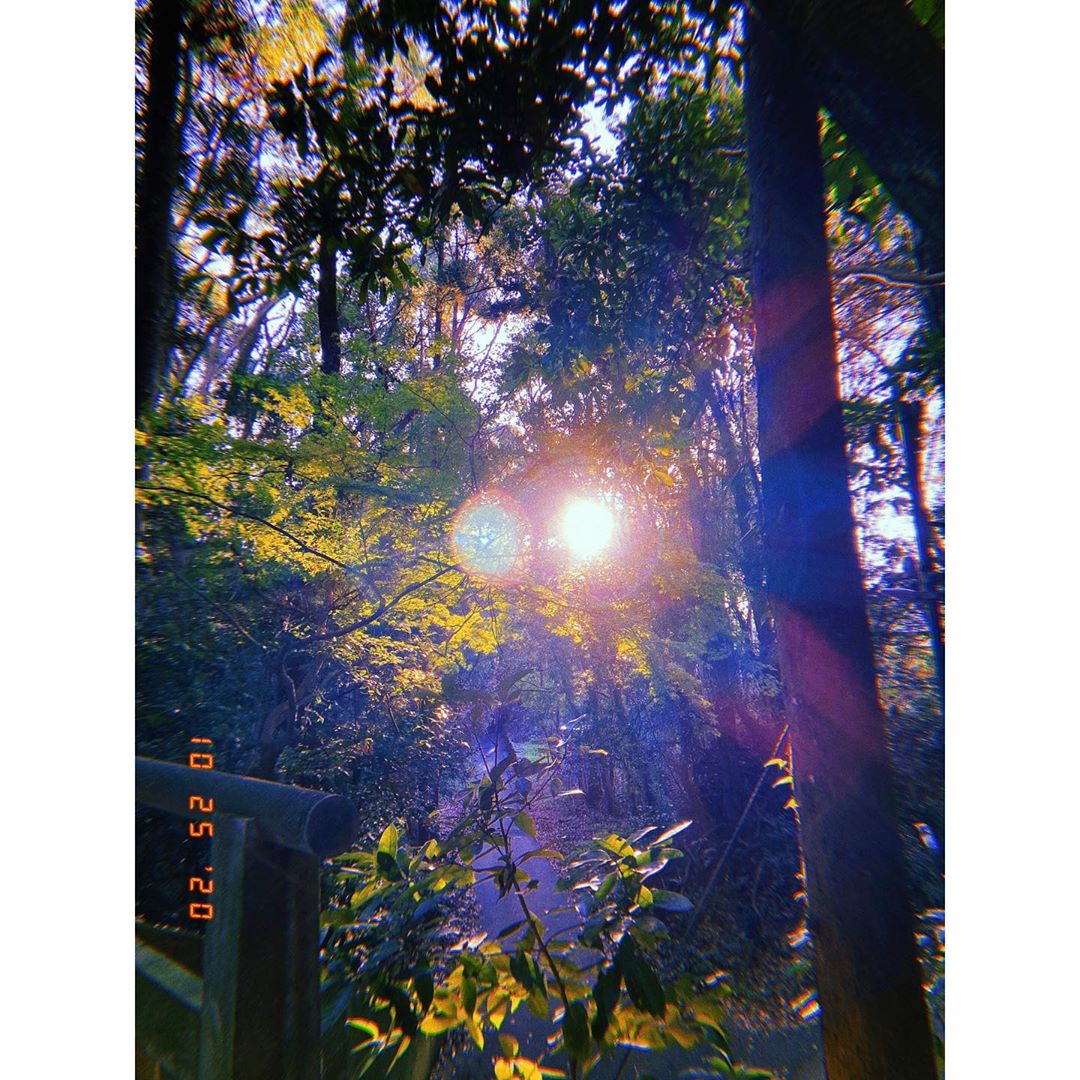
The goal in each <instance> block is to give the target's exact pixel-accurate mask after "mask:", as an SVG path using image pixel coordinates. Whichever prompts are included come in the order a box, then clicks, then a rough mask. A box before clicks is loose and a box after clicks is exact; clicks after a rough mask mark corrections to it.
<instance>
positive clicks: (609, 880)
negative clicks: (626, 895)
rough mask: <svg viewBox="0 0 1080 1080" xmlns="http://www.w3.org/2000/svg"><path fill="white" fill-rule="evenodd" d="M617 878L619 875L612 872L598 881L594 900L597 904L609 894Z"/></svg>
mask: <svg viewBox="0 0 1080 1080" xmlns="http://www.w3.org/2000/svg"><path fill="white" fill-rule="evenodd" d="M618 880H619V875H618V874H617V873H614V872H613V873H610V874H608V876H607V877H606V878H604V880H603V881H601V882H600V887H599V888H598V889H597V890H596V902H597V903H598V904H602V903H603V902H604V901H605V900H606V899H607V898H608V897H609V896H610V895H611V890H612V889H614V888H615V883H616V882H617V881H618Z"/></svg>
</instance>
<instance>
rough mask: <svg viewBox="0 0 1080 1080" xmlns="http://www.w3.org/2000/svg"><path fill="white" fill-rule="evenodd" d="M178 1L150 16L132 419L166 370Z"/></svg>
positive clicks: (176, 146)
mask: <svg viewBox="0 0 1080 1080" xmlns="http://www.w3.org/2000/svg"><path fill="white" fill-rule="evenodd" d="M183 12H184V3H183V0H153V2H152V3H151V5H150V10H149V16H148V20H147V22H148V30H149V35H150V45H149V52H150V55H149V60H148V63H147V84H148V85H147V88H146V118H145V131H144V135H143V143H144V146H145V150H144V153H143V161H142V168H141V169H140V170H139V177H138V182H137V191H136V201H135V417H136V419H138V418H139V416H140V415H141V413H142V412H143V410H144V409H146V408H147V406H149V405H151V404H152V403H153V399H154V395H155V394H156V393H157V390H158V384H159V382H160V380H161V378H162V376H163V374H164V371H165V368H166V366H167V364H168V356H169V348H170V345H171V340H170V336H171V333H170V331H171V321H172V309H173V292H174V277H175V273H176V269H175V265H174V255H173V243H174V239H173V219H172V216H173V192H174V189H175V186H176V173H177V166H178V164H179V150H180V123H179V118H178V115H177V113H178V97H179V93H178V91H179V86H180V63H181V56H182V53H183V39H182V30H183Z"/></svg>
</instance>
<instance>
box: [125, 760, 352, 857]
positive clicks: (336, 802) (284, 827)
mask: <svg viewBox="0 0 1080 1080" xmlns="http://www.w3.org/2000/svg"><path fill="white" fill-rule="evenodd" d="M194 795H199V796H202V797H203V799H213V800H214V813H224V814H232V815H234V816H236V817H248V818H252V819H254V821H255V824H256V825H257V827H258V829H259V832H260V834H261V835H262V836H263V837H264V838H265V839H266V840H268V841H270V842H271V843H274V844H277V845H279V846H281V847H285V848H289V849H291V850H293V851H301V852H304V853H305V854H308V855H315V856H317V857H318V858H320V859H326V858H329V857H330V856H332V855H338V854H340V853H341V852H343V851H344V850H345V849H346V848H347V847H348V846H349V844H350V843H351V842H352V840H353V838H354V837H355V836H356V833H357V831H358V828H359V822H358V817H357V813H356V810H355V808H354V807H353V805H352V803H350V802H349V800H348V799H346V798H345V797H344V796H342V795H328V794H326V793H325V792H322V791H312V790H310V789H309V788H302V787H294V786H293V785H291V784H277V783H274V782H272V781H269V780H256V779H254V778H253V777H250V776H235V775H233V774H231V773H222V772H217V771H216V770H212V769H192V768H189V767H188V766H186V765H174V764H172V763H171V762H167V761H155V760H154V759H153V758H144V757H136V758H135V799H136V801H137V802H140V803H142V804H143V805H145V806H152V807H156V808H157V809H158V810H167V811H168V812H169V813H172V814H179V815H180V816H181V817H187V818H196V817H202V816H205V811H203V810H197V809H196V810H193V809H191V807H190V803H191V797H192V796H194Z"/></svg>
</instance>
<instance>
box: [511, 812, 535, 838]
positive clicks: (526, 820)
mask: <svg viewBox="0 0 1080 1080" xmlns="http://www.w3.org/2000/svg"><path fill="white" fill-rule="evenodd" d="M514 824H515V825H516V826H517V827H518V828H519V829H521V831H522V832H524V833H528V835H529V836H530V837H531V838H532V839H533V840H535V839H536V822H535V821H533V819H532V818H531V817H530V816H529V815H528V814H527V813H526V812H525V811H524V810H522V811H521V813H520V814H518V815H517V816H516V817H515V818H514Z"/></svg>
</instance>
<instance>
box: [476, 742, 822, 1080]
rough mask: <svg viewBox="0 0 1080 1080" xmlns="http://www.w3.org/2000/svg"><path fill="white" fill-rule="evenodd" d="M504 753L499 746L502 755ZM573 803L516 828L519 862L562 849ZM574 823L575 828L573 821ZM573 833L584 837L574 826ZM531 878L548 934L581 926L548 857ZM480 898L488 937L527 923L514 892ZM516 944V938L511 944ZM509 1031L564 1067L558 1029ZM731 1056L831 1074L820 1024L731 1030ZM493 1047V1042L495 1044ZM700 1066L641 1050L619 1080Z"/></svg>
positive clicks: (530, 1020) (668, 1076) (530, 1053)
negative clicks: (533, 826)
mask: <svg viewBox="0 0 1080 1080" xmlns="http://www.w3.org/2000/svg"><path fill="white" fill-rule="evenodd" d="M502 749H503V748H502V747H500V750H502ZM484 753H485V754H486V756H487V764H488V767H489V768H493V767H494V765H495V764H496V763H497V760H498V758H497V757H496V755H495V747H494V746H493V745H492V744H491V742H490V741H488V742H487V743H486V744H485V745H484ZM473 765H474V771H475V775H476V777H477V778H479V777H480V776H482V775H483V762H482V761H481V759H480V757H479V755H478V756H477V757H476V758H475V760H474V763H473ZM574 802H575V800H574V799H556V800H553V803H552V804H551V807H552V809H551V810H548V811H547V812H545V813H543V814H537V815H535V816H536V823H537V839H536V840H533V839H532V837H530V836H528V835H527V834H526V833H525V832H523V831H522V830H521V829H520V828H518V827H517V826H516V825H515V826H513V827H512V828H511V830H510V842H511V848H512V850H513V856H514V860H515V861H518V860H520V859H521V857H522V856H523V855H525V854H526V853H527V852H528V851H531V850H532V849H533V848H536V847H545V846H551V847H554V848H558V847H559V843H560V837H559V835H558V834H559V833H561V832H564V830H562V829H560V828H559V824H560V820H561V819H563V818H564V817H566V816H567V815H572V814H573V813H574ZM567 824H571V823H570V822H567ZM565 831H569V832H571V833H574V832H577V830H576V829H573V828H570V829H568V830H565ZM527 865H528V867H529V872H530V873H531V874H532V876H533V877H534V878H535V879H536V881H537V882H538V885H537V887H536V889H534V890H533V891H532V892H530V893H529V894H528V897H527V899H528V903H529V908H530V910H531V911H533V912H534V913H535V914H536V915H537V916H538V917H539V918H540V920H541V921H542V922H543V924H544V928H545V930H546V932H547V933H548V934H551V933H552V932H555V931H559V930H567V929H569V928H570V927H572V926H574V925H575V924H576V923H577V922H578V920H579V917H578V915H577V912H575V911H573V910H570V911H565V910H560V909H563V908H564V907H565V905H566V903H567V898H566V894H565V893H560V892H557V891H556V888H555V886H556V883H557V881H558V877H559V875H558V872H557V870H556V868H555V867H554V866H553V865H552V864H551V862H549V861H548V860H547V859H532V860H530V861H529V863H528V864H527ZM476 898H477V900H478V902H479V905H480V924H481V929H482V930H483V931H485V932H486V933H487V935H488V938H489V939H491V940H494V939H495V938H496V937H497V936H498V934H499V933H500V932H501V931H502V930H504V929H505V928H506V927H507V926H510V925H511V924H513V923H516V922H519V921H520V920H521V918H522V911H521V906H520V904H519V902H518V899H517V897H516V896H515V895H514V894H513V893H510V894H509V895H508V896H504V897H501V898H500V896H499V892H498V889H497V888H496V886H495V884H494V883H493V882H490V881H488V882H484V883H482V884H480V885H478V886H477V887H476ZM511 940H513V939H511ZM503 1031H504V1032H506V1033H508V1034H511V1035H514V1036H515V1037H516V1038H517V1039H518V1041H519V1043H520V1045H521V1052H522V1054H523V1055H524V1056H526V1057H530V1058H533V1059H534V1060H536V1059H538V1058H541V1057H545V1059H546V1060H545V1064H551V1065H554V1066H556V1067H558V1066H559V1065H560V1064H562V1063H560V1062H558V1061H557V1060H556V1058H555V1056H554V1055H552V1054H550V1053H549V1052H548V1047H547V1044H546V1037H547V1035H548V1034H550V1033H551V1031H552V1027H551V1024H550V1023H549V1022H547V1021H544V1020H541V1019H539V1018H538V1017H536V1016H534V1015H533V1014H532V1013H531V1012H529V1011H528V1009H525V1008H520V1009H518V1011H517V1012H516V1013H514V1014H513V1016H510V1017H507V1020H506V1023H505V1024H504V1026H503ZM728 1035H729V1039H730V1042H731V1047H732V1050H733V1051H734V1053H735V1057H736V1059H737V1060H745V1061H749V1062H752V1063H753V1064H755V1065H760V1066H761V1067H763V1068H770V1069H774V1070H776V1071H777V1074H778V1076H783V1077H785V1078H786V1080H825V1068H824V1064H823V1062H822V1057H821V1049H820V1048H821V1034H820V1028H819V1027H818V1025H817V1023H816V1022H814V1023H809V1024H805V1025H803V1026H802V1027H799V1028H793V1029H790V1030H787V1031H777V1032H770V1033H767V1034H755V1033H753V1032H750V1031H747V1030H744V1029H741V1028H738V1027H736V1026H732V1027H731V1028H730V1030H729V1031H728ZM492 1041H493V1042H494V1040H492ZM622 1056H623V1055H622V1054H621V1053H620V1054H616V1055H615V1056H614V1058H613V1060H611V1061H610V1062H603V1063H601V1065H599V1066H598V1067H597V1068H596V1069H595V1070H594V1071H593V1073H592V1074H591V1076H592V1077H593V1078H595V1080H614V1077H615V1075H616V1073H617V1072H618V1069H619V1065H620V1064H621V1062H622ZM695 1064H700V1055H699V1054H693V1053H690V1052H687V1051H685V1050H679V1049H672V1050H668V1051H664V1052H663V1053H648V1052H638V1051H635V1052H634V1053H633V1054H632V1055H631V1056H630V1059H629V1060H628V1061H627V1062H626V1064H625V1066H624V1067H623V1069H622V1072H621V1073H620V1074H619V1080H636V1078H638V1077H644V1076H645V1075H648V1076H652V1077H655V1080H677V1078H678V1077H679V1076H680V1075H681V1074H682V1073H683V1072H684V1071H685V1070H686V1069H688V1068H691V1067H693V1066H694V1065H695Z"/></svg>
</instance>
